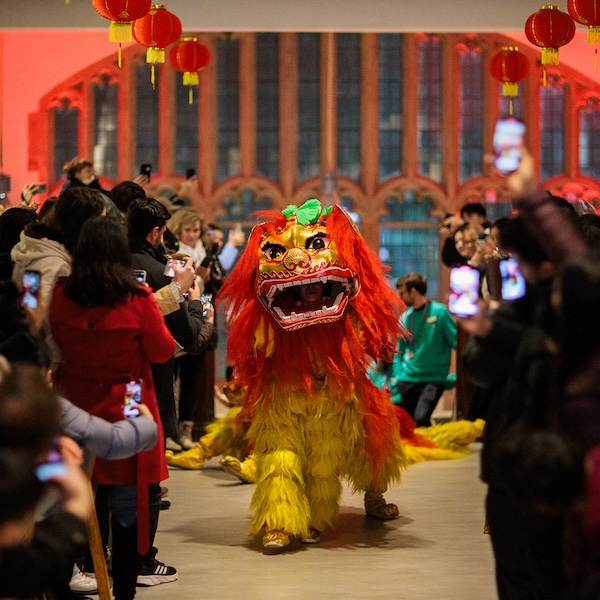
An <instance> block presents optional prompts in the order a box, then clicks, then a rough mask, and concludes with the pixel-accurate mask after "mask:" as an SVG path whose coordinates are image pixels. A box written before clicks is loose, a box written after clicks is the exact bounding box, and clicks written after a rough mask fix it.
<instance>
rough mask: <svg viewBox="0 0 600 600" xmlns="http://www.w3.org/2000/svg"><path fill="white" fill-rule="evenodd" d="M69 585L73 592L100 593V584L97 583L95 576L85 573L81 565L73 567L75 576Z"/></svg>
mask: <svg viewBox="0 0 600 600" xmlns="http://www.w3.org/2000/svg"><path fill="white" fill-rule="evenodd" d="M69 587H70V588H71V591H72V592H77V593H81V594H96V593H98V584H97V583H96V578H95V577H89V576H88V575H86V574H85V573H83V572H81V571H80V570H79V567H77V566H75V568H74V569H73V576H72V577H71V581H70V582H69Z"/></svg>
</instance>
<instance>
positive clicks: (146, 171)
mask: <svg viewBox="0 0 600 600" xmlns="http://www.w3.org/2000/svg"><path fill="white" fill-rule="evenodd" d="M140 175H145V176H146V177H147V178H148V181H150V175H152V165H151V164H150V163H144V164H143V165H141V166H140Z"/></svg>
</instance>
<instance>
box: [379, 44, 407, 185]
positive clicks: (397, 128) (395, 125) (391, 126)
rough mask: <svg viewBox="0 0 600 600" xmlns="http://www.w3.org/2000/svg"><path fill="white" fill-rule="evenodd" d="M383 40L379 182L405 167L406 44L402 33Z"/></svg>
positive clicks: (380, 68) (381, 49) (381, 54)
mask: <svg viewBox="0 0 600 600" xmlns="http://www.w3.org/2000/svg"><path fill="white" fill-rule="evenodd" d="M378 40H379V179H385V178H386V177H389V176H390V175H400V168H401V166H402V43H403V36H402V35H401V34H398V33H382V34H380V35H379V36H378Z"/></svg>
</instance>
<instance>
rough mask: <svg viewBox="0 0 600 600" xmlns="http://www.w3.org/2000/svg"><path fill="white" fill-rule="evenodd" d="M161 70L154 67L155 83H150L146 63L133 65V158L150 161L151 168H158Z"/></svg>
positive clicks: (144, 161)
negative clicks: (134, 133)
mask: <svg viewBox="0 0 600 600" xmlns="http://www.w3.org/2000/svg"><path fill="white" fill-rule="evenodd" d="M161 76H162V71H161V70H160V69H155V85H154V86H152V85H150V73H149V71H148V67H147V66H146V65H136V67H135V94H136V107H135V108H136V111H135V132H136V136H135V160H136V163H137V164H138V165H141V164H143V163H150V164H151V165H152V170H153V171H157V170H158V169H159V166H160V165H159V160H158V159H159V143H158V110H159V105H158V100H159V94H158V90H159V89H160V81H161V79H162V77H161Z"/></svg>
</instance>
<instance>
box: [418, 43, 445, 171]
mask: <svg viewBox="0 0 600 600" xmlns="http://www.w3.org/2000/svg"><path fill="white" fill-rule="evenodd" d="M418 53H419V54H418V56H419V81H418V84H417V85H418V88H417V94H418V109H417V110H418V114H417V151H418V153H419V154H418V157H419V162H418V169H419V173H421V174H423V175H425V176H426V177H431V179H433V180H434V181H437V182H441V181H442V42H441V40H440V38H438V37H435V36H427V37H426V38H425V39H423V40H420V41H419V46H418Z"/></svg>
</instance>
